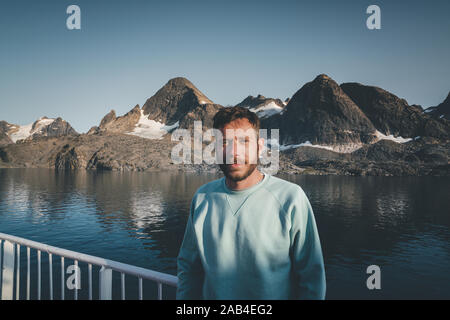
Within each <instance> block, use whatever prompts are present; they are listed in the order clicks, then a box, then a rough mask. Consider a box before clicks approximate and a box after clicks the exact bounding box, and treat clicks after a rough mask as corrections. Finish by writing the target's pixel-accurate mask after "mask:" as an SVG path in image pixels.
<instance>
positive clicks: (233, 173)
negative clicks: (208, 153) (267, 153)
mask: <svg viewBox="0 0 450 320" xmlns="http://www.w3.org/2000/svg"><path fill="white" fill-rule="evenodd" d="M220 131H221V132H222V135H223V144H222V151H223V164H219V167H220V169H221V170H222V171H223V173H224V175H225V176H226V177H227V178H229V179H231V180H233V181H241V180H244V179H245V178H247V177H248V176H249V175H251V174H252V172H253V171H254V170H255V168H256V167H257V165H258V158H259V152H260V150H262V148H263V145H264V139H258V135H257V132H256V130H255V129H254V128H253V127H252V125H251V123H250V122H249V121H248V120H247V119H245V118H244V119H236V120H233V121H231V122H230V123H227V124H226V125H225V126H224V127H223V128H222V129H221V130H220Z"/></svg>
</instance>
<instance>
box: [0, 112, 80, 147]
mask: <svg viewBox="0 0 450 320" xmlns="http://www.w3.org/2000/svg"><path fill="white" fill-rule="evenodd" d="M77 134H78V133H77V132H76V131H75V130H74V129H73V128H72V126H71V125H70V124H69V123H68V122H67V121H65V120H63V119H62V118H60V117H58V118H56V119H50V118H47V117H41V118H39V119H38V120H36V121H35V122H33V123H30V124H27V125H17V124H10V123H8V122H6V121H0V145H5V144H9V143H17V142H23V141H28V140H33V139H38V138H42V137H61V136H66V135H77Z"/></svg>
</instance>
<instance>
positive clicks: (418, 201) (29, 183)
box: [0, 169, 450, 299]
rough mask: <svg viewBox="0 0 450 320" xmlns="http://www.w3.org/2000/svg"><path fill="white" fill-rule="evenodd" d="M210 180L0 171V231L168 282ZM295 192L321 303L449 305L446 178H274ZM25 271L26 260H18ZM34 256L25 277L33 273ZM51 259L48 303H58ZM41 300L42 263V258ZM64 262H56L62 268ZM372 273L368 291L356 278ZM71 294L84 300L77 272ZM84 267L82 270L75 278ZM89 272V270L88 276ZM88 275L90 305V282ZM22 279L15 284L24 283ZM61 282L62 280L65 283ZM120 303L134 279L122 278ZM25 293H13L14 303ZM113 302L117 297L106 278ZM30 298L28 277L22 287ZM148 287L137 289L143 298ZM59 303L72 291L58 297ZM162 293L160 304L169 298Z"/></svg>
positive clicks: (170, 293) (449, 185)
mask: <svg viewBox="0 0 450 320" xmlns="http://www.w3.org/2000/svg"><path fill="white" fill-rule="evenodd" d="M220 177H221V175H214V174H203V175H196V174H184V173H145V172H125V173H118V172H87V171H79V172H70V171H67V172H55V171H53V170H47V169H0V232H3V233H7V234H12V235H15V236H19V237H23V238H27V239H31V240H34V241H38V242H43V243H46V244H49V245H52V246H57V247H61V248H65V249H69V250H75V251H79V252H82V253H86V254H90V255H95V256H100V257H103V258H108V259H112V260H117V261H120V262H125V263H129V264H132V265H137V266H140V267H144V268H149V269H153V270H157V271H161V272H165V273H170V274H174V275H175V274H176V256H177V254H178V250H179V247H180V245H181V241H182V239H183V233H184V228H185V224H186V221H187V216H188V214H189V205H190V201H191V198H192V196H193V194H194V193H195V191H196V190H197V188H198V187H199V186H201V185H202V184H204V183H207V182H209V181H211V180H214V179H217V178H220ZM278 177H281V178H283V179H286V180H289V181H292V182H294V183H297V184H298V185H300V186H301V187H302V188H303V190H304V191H305V193H306V194H307V196H308V198H309V200H310V202H311V204H312V207H313V210H314V214H315V217H316V221H317V225H318V229H319V235H320V238H321V242H322V248H323V253H324V259H325V268H326V276H327V299H422V298H423V299H449V298H450V268H449V266H450V232H449V231H450V210H449V208H450V197H449V190H450V180H449V179H448V178H446V177H343V176H284V175H278ZM21 258H22V259H21V265H22V266H26V260H25V258H26V252H25V251H24V250H22V252H21ZM35 260H36V257H35V253H33V254H32V273H36V271H35V269H36V267H35V265H34V264H33V263H35V262H36V261H35ZM58 261H59V260H56V259H55V258H54V263H53V265H54V266H53V268H54V270H55V271H54V276H53V277H54V279H53V282H54V287H55V288H54V297H55V298H56V299H57V298H59V297H60V277H61V273H60V269H59V268H58V266H59V264H58ZM42 262H43V265H42V270H43V273H42V281H43V282H42V290H43V291H42V298H43V299H46V298H47V297H48V284H47V283H48V275H47V272H45V271H47V270H48V256H47V255H46V254H43V255H42ZM68 263H69V261H67V262H66V265H67V264H68ZM370 265H378V266H379V267H380V269H381V289H380V290H368V289H367V286H366V280H367V278H368V277H369V274H367V273H366V269H367V267H368V266H370ZM80 266H81V269H82V271H81V274H82V277H81V278H82V285H81V290H80V291H79V293H78V295H79V298H81V299H83V298H86V297H87V276H83V275H87V273H86V271H85V269H86V268H87V267H86V266H83V265H82V264H81V265H80ZM83 268H84V269H83ZM94 271H97V270H96V269H95V268H94ZM95 275H96V272H94V298H96V297H97V296H98V286H96V284H97V282H98V279H97V277H96V276H95ZM24 277H25V274H24V272H22V274H21V281H22V282H21V283H22V284H25V283H26V278H24ZM66 278H67V277H66ZM126 281H127V282H126V284H127V285H126V286H127V287H126V288H127V297H129V298H136V297H137V289H136V286H137V280H136V279H133V278H132V277H127V280H126ZM24 287H25V285H21V293H22V295H24V291H23V290H24ZM113 288H114V289H117V290H113V291H114V294H113V296H114V297H115V298H120V289H119V288H120V275H119V274H116V273H114V283H113ZM31 290H32V298H33V297H35V296H36V290H37V289H36V283H35V278H32V283H31ZM155 292H156V287H155V286H154V285H153V284H152V283H147V282H144V298H154V293H155ZM65 295H66V298H68V299H70V298H72V297H73V290H72V291H68V290H66V293H65ZM174 296H175V292H174V290H172V289H166V287H165V288H164V297H165V298H174Z"/></svg>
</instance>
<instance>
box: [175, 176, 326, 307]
mask: <svg viewBox="0 0 450 320" xmlns="http://www.w3.org/2000/svg"><path fill="white" fill-rule="evenodd" d="M177 263H178V288H177V295H176V297H177V299H249V300H251V299H255V300H256V299H324V298H325V270H324V264H323V257H322V249H321V245H320V240H319V235H318V232H317V227H316V223H315V219H314V214H313V210H312V208H311V204H310V203H309V200H308V198H307V196H306V194H305V193H304V191H303V190H302V188H301V187H300V186H298V185H297V184H294V183H291V182H288V181H286V180H283V179H280V178H277V177H275V176H271V175H268V174H265V175H264V179H263V180H262V181H260V182H259V183H257V184H255V185H253V186H251V187H249V188H247V189H243V190H239V191H236V190H231V189H229V188H228V187H227V185H226V183H225V177H223V178H221V179H217V180H214V181H212V182H209V183H207V184H205V185H203V186H201V187H200V188H199V189H198V190H197V192H196V193H195V195H194V197H193V199H192V202H191V208H190V214H189V217H188V221H187V226H186V231H185V234H184V239H183V242H182V245H181V249H180V252H179V255H178V260H177Z"/></svg>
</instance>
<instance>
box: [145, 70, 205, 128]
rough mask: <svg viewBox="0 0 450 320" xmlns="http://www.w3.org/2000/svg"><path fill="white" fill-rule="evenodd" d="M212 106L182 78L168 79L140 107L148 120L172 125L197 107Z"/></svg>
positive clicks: (190, 83)
mask: <svg viewBox="0 0 450 320" xmlns="http://www.w3.org/2000/svg"><path fill="white" fill-rule="evenodd" d="M207 104H213V102H212V101H211V100H209V99H208V97H207V96H205V95H204V94H203V93H202V92H201V91H200V90H198V89H197V88H196V87H195V86H194V85H193V84H192V82H190V81H189V80H188V79H186V78H184V77H177V78H173V79H170V80H169V81H168V82H167V83H166V84H165V85H164V86H163V87H162V88H161V89H159V90H158V91H157V92H156V94H155V95H153V96H152V97H151V98H149V99H148V100H147V101H146V102H145V104H144V105H143V106H142V110H143V111H144V114H145V115H148V118H149V119H150V120H155V121H158V122H161V123H165V124H172V123H175V122H176V121H178V120H180V119H181V118H182V117H183V116H184V115H186V114H187V113H189V112H190V111H192V110H193V109H195V108H196V107H197V106H203V105H207Z"/></svg>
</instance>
